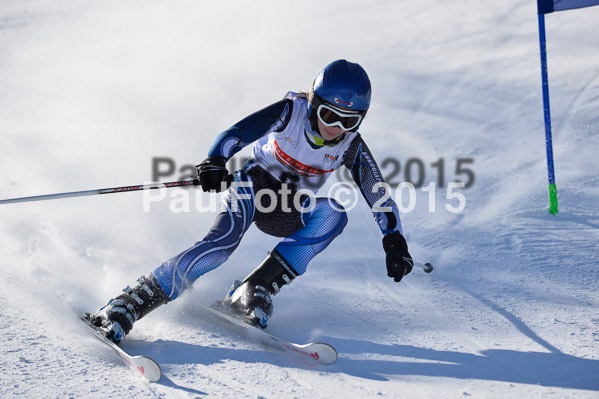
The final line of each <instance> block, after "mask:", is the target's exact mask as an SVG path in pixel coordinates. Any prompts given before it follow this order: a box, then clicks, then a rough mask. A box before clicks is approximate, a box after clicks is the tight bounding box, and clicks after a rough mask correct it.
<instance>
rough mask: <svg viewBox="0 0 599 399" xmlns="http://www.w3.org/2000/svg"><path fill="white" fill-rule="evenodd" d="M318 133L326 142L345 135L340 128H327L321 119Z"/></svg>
mask: <svg viewBox="0 0 599 399" xmlns="http://www.w3.org/2000/svg"><path fill="white" fill-rule="evenodd" d="M318 131H319V132H320V135H321V136H322V138H323V139H325V140H335V139H336V138H337V137H339V136H341V135H342V134H343V133H344V132H343V129H341V128H340V127H339V126H325V125H324V124H323V123H322V122H321V121H320V119H318Z"/></svg>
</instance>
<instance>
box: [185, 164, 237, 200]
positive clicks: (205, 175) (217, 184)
mask: <svg viewBox="0 0 599 399" xmlns="http://www.w3.org/2000/svg"><path fill="white" fill-rule="evenodd" d="M226 163H227V159H226V158H225V157H208V158H206V159H205V160H204V161H203V162H202V163H201V164H199V165H197V166H196V168H198V176H197V178H196V179H194V181H193V184H195V185H196V186H202V190H203V191H205V192H208V191H216V192H217V193H219V192H221V191H223V190H222V188H223V187H224V188H225V189H226V188H228V187H229V186H230V185H231V182H232V181H233V176H232V175H230V174H229V171H228V170H227V168H226V167H225V164H226ZM223 183H225V184H224V185H223Z"/></svg>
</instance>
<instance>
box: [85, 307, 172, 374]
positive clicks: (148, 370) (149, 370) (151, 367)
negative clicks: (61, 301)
mask: <svg viewBox="0 0 599 399" xmlns="http://www.w3.org/2000/svg"><path fill="white" fill-rule="evenodd" d="M81 321H83V322H84V323H85V325H86V326H87V327H88V328H87V330H88V331H89V332H90V333H91V334H92V335H93V336H94V337H96V338H97V339H99V340H100V341H102V342H104V343H105V344H106V345H108V346H109V347H110V348H112V349H113V350H114V351H115V352H116V353H117V354H118V355H119V357H120V358H121V360H122V361H123V362H124V363H125V364H126V365H127V366H129V368H130V369H131V370H134V371H135V372H136V373H138V374H140V375H141V376H142V377H143V378H145V379H146V380H148V381H149V382H156V381H158V380H159V379H160V377H161V376H162V370H160V366H159V365H158V363H156V362H155V361H154V360H152V359H150V358H149V357H147V356H131V355H129V354H128V353H127V352H125V351H124V350H123V349H122V348H120V347H119V346H118V345H117V344H115V343H114V342H112V341H111V340H109V339H108V338H106V337H105V336H104V335H103V334H102V333H101V332H100V331H98V330H97V328H96V327H95V326H94V325H93V324H91V323H90V322H89V320H87V319H86V318H85V317H81Z"/></svg>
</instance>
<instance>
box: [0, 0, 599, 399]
mask: <svg viewBox="0 0 599 399" xmlns="http://www.w3.org/2000/svg"><path fill="white" fill-rule="evenodd" d="M598 19H599V7H591V8H586V9H580V10H574V11H567V12H562V13H555V14H551V15H548V16H547V18H546V20H547V37H548V54H549V78H550V89H551V100H552V114H553V126H554V150H555V163H556V175H557V187H558V193H559V201H560V204H559V205H560V212H559V213H558V214H557V215H556V216H552V215H550V214H549V213H548V206H547V205H548V200H547V177H546V161H545V149H544V130H543V121H542V110H541V107H542V100H541V84H540V68H539V50H538V36H537V35H538V31H537V17H536V3H535V2H534V1H524V0H508V1H502V2H492V1H475V0H470V1H461V2H444V1H438V0H422V1H417V2H408V1H384V0H379V1H371V2H358V1H347V0H346V1H328V2H317V1H302V2H293V3H289V2H280V1H265V2H258V3H256V2H202V1H191V0H182V1H176V2H174V1H169V2H167V1H157V0H146V1H143V2H141V1H127V2H123V1H85V2H81V1H75V0H63V1H60V2H51V1H42V0H28V1H17V0H3V1H2V3H1V4H0V93H1V95H0V132H1V136H0V140H1V142H0V158H1V160H2V161H1V168H0V198H11V197H21V196H27V195H37V194H45V193H54V192H63V191H75V190H85V189H93V188H103V187H113V186H119V185H130V184H137V183H140V182H142V181H148V180H150V178H151V172H152V171H151V159H152V157H158V156H163V157H171V158H172V159H174V160H175V161H176V162H177V167H178V168H179V167H181V166H183V165H185V164H194V163H198V162H200V161H201V160H202V159H203V158H204V157H205V155H206V151H207V149H208V147H209V146H210V144H211V142H212V141H213V139H214V137H215V136H216V134H218V133H219V132H220V131H222V130H223V129H225V128H226V127H228V126H229V125H231V124H232V123H234V122H236V121H237V120H239V119H240V118H242V117H243V116H245V115H247V114H249V113H251V112H253V111H255V110H257V109H259V108H261V107H262V106H265V105H267V104H269V103H271V102H274V101H276V100H278V99H280V98H281V97H282V96H283V95H284V94H285V92H286V91H287V90H306V89H308V88H309V86H310V84H311V82H312V79H313V78H314V76H315V75H316V73H317V72H318V71H319V70H320V69H321V68H322V67H323V66H324V65H326V64H327V63H329V62H330V61H332V60H334V59H337V58H347V59H349V60H351V61H355V62H359V63H361V64H362V65H363V66H364V67H365V68H366V70H367V71H368V73H369V75H370V77H371V79H372V82H373V105H372V109H371V112H370V113H369V116H368V118H367V119H366V120H365V122H364V124H363V129H362V132H363V135H364V137H365V139H366V140H367V142H368V143H369V145H370V147H371V148H372V150H373V152H374V153H375V155H376V157H377V158H378V159H379V160H383V159H385V158H388V157H392V158H397V159H399V160H400V161H401V162H402V167H403V166H405V163H406V161H407V160H408V159H410V158H420V159H422V160H423V162H424V163H425V166H426V169H425V170H426V182H430V181H437V180H438V179H439V178H440V176H437V170H438V169H436V168H433V167H431V166H430V164H431V163H433V162H436V161H437V160H438V159H439V158H443V159H444V160H445V173H444V174H445V176H444V180H445V184H444V185H443V187H438V188H437V190H436V195H435V197H434V198H435V200H436V201H435V202H436V203H435V207H434V208H435V210H436V211H435V212H429V197H428V194H427V193H424V192H422V191H421V190H418V191H417V193H418V194H417V197H416V200H417V201H416V207H415V209H414V210H413V211H412V212H410V213H407V214H405V215H404V216H403V225H404V229H405V232H406V235H407V238H408V242H409V244H410V250H411V253H412V255H413V256H414V257H415V258H416V259H417V260H420V261H422V262H426V261H430V262H432V263H434V264H435V266H436V268H435V271H434V272H433V273H431V274H425V273H423V272H422V270H414V272H413V273H412V274H411V275H410V276H408V277H407V278H406V279H405V280H404V281H403V282H401V283H400V284H395V283H394V282H393V281H392V280H391V279H389V278H388V277H386V272H385V266H384V256H383V255H384V254H383V251H382V248H381V243H380V238H381V237H380V232H379V231H378V228H377V227H376V225H375V224H374V223H373V222H372V220H371V216H370V214H369V211H368V209H367V206H366V205H365V204H364V202H363V201H362V202H361V203H359V204H358V205H357V206H356V207H355V208H354V209H352V210H351V211H350V212H349V224H348V226H347V228H346V230H345V232H344V233H343V235H342V236H341V238H339V239H338V240H336V241H335V242H334V243H333V244H332V245H331V246H330V248H328V250H327V251H325V252H324V253H322V254H321V255H319V256H318V257H317V258H316V259H315V260H314V261H313V262H312V264H311V266H310V268H309V271H308V273H307V274H306V275H304V276H302V277H301V278H299V279H297V280H296V282H294V283H293V284H292V285H291V286H289V287H285V289H284V291H282V292H281V293H280V294H279V295H278V296H277V297H276V298H275V306H276V308H275V315H274V317H273V319H272V321H271V325H270V327H269V329H270V330H271V331H272V332H273V333H276V334H279V335H281V336H283V337H286V338H288V339H290V340H294V341H297V342H307V341H310V340H319V341H326V342H329V343H331V344H333V345H334V346H336V347H337V349H338V350H339V353H340V357H339V360H338V362H337V363H335V364H334V365H332V366H315V365H311V364H308V363H306V362H303V361H300V360H298V359H296V358H293V357H288V356H286V355H282V354H280V353H270V352H266V351H264V350H263V349H262V347H260V346H259V345H257V344H256V343H254V342H252V341H251V340H247V339H244V337H243V336H241V335H239V333H236V332H235V331H232V330H230V329H228V328H226V327H225V326H223V325H220V324H217V323H213V322H207V321H206V320H204V319H206V314H205V313H204V312H203V311H202V309H201V307H199V306H198V305H197V304H198V303H203V304H210V303H211V302H212V301H213V300H215V299H217V298H220V297H221V296H222V295H223V294H224V292H225V291H226V290H227V289H228V287H229V285H230V284H231V282H232V280H233V279H235V278H242V277H244V276H245V275H246V274H247V273H248V272H249V271H250V270H251V269H253V268H254V266H255V265H256V264H257V263H258V262H260V261H261V260H262V259H263V257H264V256H265V254H266V251H268V250H270V249H271V248H272V247H273V246H274V245H276V242H277V240H276V239H274V238H271V237H266V238H265V237H264V236H263V235H262V234H260V233H259V231H258V230H257V229H256V228H255V227H252V228H251V229H250V231H249V232H248V234H247V236H246V237H245V239H244V242H243V243H242V245H241V246H240V247H239V249H238V251H237V252H236V253H235V254H234V255H233V256H232V257H231V259H230V261H229V262H228V263H227V264H225V265H223V266H222V267H221V268H219V269H217V270H216V271H214V272H212V273H209V274H208V275H206V276H204V277H202V278H201V279H200V280H198V281H197V282H196V284H195V285H194V289H193V290H191V291H189V292H188V293H186V295H184V296H182V297H181V298H180V299H178V300H177V301H175V302H173V303H171V304H169V305H167V306H163V307H162V308H160V309H158V310H156V311H155V312H154V313H153V314H151V315H149V316H147V317H146V318H144V319H143V320H140V321H139V322H138V323H137V324H136V326H135V328H134V330H133V331H132V333H131V334H130V336H129V337H128V338H127V340H126V342H124V343H123V345H122V346H123V348H125V349H126V350H127V351H129V352H130V353H132V354H146V355H148V356H151V357H153V358H155V359H156V360H157V361H158V362H159V363H160V364H161V365H162V368H163V372H164V376H163V378H162V380H161V381H160V382H158V383H155V384H147V383H145V382H144V381H143V380H142V379H141V378H139V377H138V376H136V375H134V374H133V373H131V372H129V371H128V370H127V369H126V368H125V367H124V366H122V365H121V363H120V361H119V359H118V358H116V356H115V355H114V354H113V353H112V352H111V351H110V350H109V349H107V348H105V347H103V346H102V345H101V344H100V343H98V342H96V340H95V339H93V337H91V336H90V335H88V334H87V333H86V332H85V330H84V327H83V326H82V324H81V323H79V322H78V320H77V315H76V313H75V312H72V311H71V307H74V308H75V309H76V310H77V311H78V312H80V313H81V312H84V311H93V310H96V309H97V308H98V307H99V306H102V305H103V304H104V303H105V302H106V301H107V300H108V299H109V298H110V297H113V296H114V295H117V293H118V292H119V291H120V289H121V288H123V287H124V286H125V285H127V284H134V283H135V279H136V278H137V277H138V276H139V275H141V274H145V273H148V272H149V271H151V270H152V269H153V268H154V267H155V266H156V265H158V264H160V263H161V262H162V261H163V260H165V259H167V258H169V257H170V256H173V255H175V254H176V253H178V252H179V251H181V250H184V249H185V248H187V247H188V246H190V245H191V244H192V243H194V242H195V241H196V240H198V239H200V238H201V237H202V236H203V234H204V233H205V232H206V231H207V229H208V228H209V226H210V225H211V222H212V219H213V217H214V214H213V213H210V212H180V213H174V212H171V210H170V209H169V206H171V205H172V204H171V203H170V202H169V201H163V202H160V203H154V204H153V205H152V208H151V212H143V211H142V198H143V196H142V194H140V193H127V194H119V195H114V196H101V197H85V198H76V199H65V200H57V201H47V202H37V203H26V204H15V205H1V206H0V220H1V223H0V252H1V253H2V255H1V256H0V262H1V267H2V278H1V279H0V348H1V349H0V351H1V354H2V355H1V358H0V397H2V398H7V397H28V398H29V397H44V398H54V397H56V398H58V397H60V398H65V397H94V398H95V397H127V398H137V397H168V398H188V397H206V396H209V397H235V398H242V397H251V398H254V397H265V398H281V397H298V398H305V397H310V398H329V397H339V398H342V397H352V398H354V397H355V398H368V397H410V398H412V397H434V398H438V397H451V398H455V397H468V396H474V397H500V396H501V397H518V398H534V397H560V398H561V397H570V398H585V397H588V398H591V397H594V398H597V397H599V310H598V309H599V295H598V288H599V287H598V285H599V284H598V283H599V269H598V259H597V252H598V251H597V250H598V242H599V177H598V176H599V163H598V162H597V155H596V154H597V152H598V151H599V141H598V138H599V118H598V116H597V115H598V113H597V108H598V106H599V78H598V77H599V52H597V51H596V49H597V48H598V47H599V36H598V35H597V33H596V26H597V25H596V21H597V20H598ZM244 154H247V151H246V152H244ZM460 158H472V159H473V160H474V163H473V164H468V165H466V166H468V167H470V168H471V169H472V170H473V171H474V173H475V176H476V180H475V182H474V184H473V185H472V187H470V188H467V189H463V190H460V191H459V192H461V193H463V194H464V196H465V198H466V200H467V204H466V207H465V209H464V211H463V212H460V213H457V214H454V213H451V212H449V211H447V210H446V209H445V204H454V205H455V203H456V200H451V201H449V200H446V199H445V194H446V186H447V182H448V181H454V180H455V179H456V178H462V179H463V178H464V176H463V175H462V176H459V177H456V174H455V168H456V162H457V160H458V159H460ZM391 169H392V168H391V166H390V165H387V166H386V168H385V173H387V174H388V173H390V172H391ZM402 176H403V170H402V172H401V173H400V175H399V176H398V177H397V178H396V179H400V178H401V177H402ZM178 177H179V173H178V172H177V175H176V176H174V177H173V179H172V180H175V179H177V178H178ZM167 180H168V179H167ZM325 194H326V192H325ZM406 194H407V192H406ZM198 196H200V198H203V199H206V198H207V197H206V196H204V195H203V194H198ZM406 198H407V196H406ZM406 203H407V199H406Z"/></svg>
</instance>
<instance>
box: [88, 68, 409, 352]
mask: <svg viewBox="0 0 599 399" xmlns="http://www.w3.org/2000/svg"><path fill="white" fill-rule="evenodd" d="M370 91H371V88H370V80H369V78H368V75H367V74H366V72H365V71H364V69H363V68H362V67H361V66H360V65H358V64H355V63H351V62H348V61H346V60H337V61H334V62H332V63H331V64H329V65H327V66H326V67H325V68H324V69H323V70H322V71H321V72H320V73H319V74H318V76H316V79H315V80H314V83H313V84H312V87H311V89H310V91H309V93H307V94H306V93H299V94H298V93H293V92H289V93H287V95H286V96H285V98H284V99H283V100H281V101H279V102H276V103H274V104H272V105H270V106H268V107H266V108H264V109H262V110H260V111H258V112H256V113H254V114H252V115H250V116H248V117H246V118H245V119H243V120H242V121H240V122H238V123H237V124H235V125H233V126H232V127H231V128H229V129H228V130H226V131H224V132H223V133H221V134H220V135H219V136H218V137H217V139H216V141H215V142H214V144H213V145H212V147H211V148H210V151H209V152H208V158H207V159H206V160H204V161H203V162H202V163H201V164H200V165H198V180H197V184H198V185H201V187H202V189H203V190H204V191H217V192H219V191H221V190H224V189H227V187H229V185H230V187H229V188H228V192H227V195H226V199H225V201H224V203H223V207H222V210H221V213H219V214H218V215H217V217H216V221H215V222H214V225H213V226H212V228H211V229H210V231H209V232H208V234H207V235H206V236H205V237H204V239H203V240H201V241H199V242H197V243H196V244H195V245H194V246H192V247H191V248H189V249H187V250H185V251H184V252H182V253H180V254H179V255H177V256H175V257H173V258H171V259H169V260H168V261H166V262H164V263H163V264H162V265H160V266H159V267H157V268H156V269H155V270H154V271H152V272H151V273H150V274H149V275H148V276H142V277H140V278H139V279H138V283H139V284H138V285H137V286H135V287H134V288H130V287H126V288H125V289H124V290H123V293H122V294H120V295H119V296H117V297H116V298H113V299H111V300H110V301H109V302H108V304H107V305H106V306H104V307H103V308H101V309H100V310H98V311H97V312H96V313H94V314H87V317H88V319H89V320H90V321H91V322H92V324H94V325H95V326H97V327H98V328H99V329H100V330H101V331H102V332H103V333H104V334H105V335H106V337H107V338H109V339H111V340H112V341H114V342H116V343H119V342H120V341H121V340H122V339H123V338H124V337H125V335H126V334H128V333H129V331H130V330H131V328H132V327H133V323H134V322H135V321H137V320H139V319H140V318H142V317H143V316H145V315H146V314H147V313H149V312H150V311H151V310H153V309H155V308H156V307H158V306H159V305H161V304H163V303H168V302H170V301H172V300H174V299H176V298H177V297H179V295H181V293H182V292H183V291H184V290H185V289H186V288H188V287H190V286H191V284H192V283H193V282H194V281H195V280H196V279H197V278H198V277H200V276H202V275H203V274H205V273H207V272H209V271H211V270H213V269H215V268H217V267H218V266H220V265H221V264H223V263H224V262H225V261H226V260H227V259H228V257H229V256H230V255H231V254H232V253H233V251H234V250H235V249H236V248H237V246H238V245H239V243H240V241H241V238H242V237H243V235H244V233H245V232H246V231H247V229H248V228H249V226H250V225H251V223H255V224H256V226H257V227H258V228H259V229H260V230H261V231H262V232H264V233H266V234H269V235H273V236H276V237H284V239H283V240H282V241H281V242H280V243H279V244H278V245H277V246H276V247H275V248H274V249H273V250H272V251H271V252H270V253H269V254H268V256H267V257H266V259H265V260H264V261H263V262H262V263H261V264H260V265H259V266H258V267H257V268H256V269H255V270H254V271H253V272H252V273H250V275H249V276H247V277H246V278H245V279H244V280H243V281H242V282H239V281H236V282H235V283H234V284H233V286H232V287H231V289H230V290H229V292H228V294H227V295H226V297H225V299H224V300H223V301H222V302H221V303H222V304H223V306H225V307H226V308H227V310H228V311H229V312H234V313H236V314H238V315H239V316H240V317H242V318H244V319H245V320H246V321H247V322H249V323H251V324H254V325H256V326H260V327H262V328H265V327H266V325H267V323H268V320H269V318H270V317H271V315H272V309H273V305H272V300H271V296H272V295H274V294H276V293H278V292H279V290H280V289H281V287H283V286H284V285H287V284H290V283H291V282H292V281H293V280H294V279H295V278H296V277H298V276H301V275H302V274H304V273H305V272H306V269H307V267H308V263H309V262H310V260H312V258H313V257H314V256H316V255H317V254H318V253H320V252H321V251H323V250H324V249H325V248H326V247H327V246H328V245H329V244H330V243H331V242H332V241H333V240H334V239H335V237H337V236H338V235H339V234H341V232H342V231H343V229H344V227H345V225H346V224H347V215H346V213H345V210H344V209H343V207H342V206H341V205H340V204H339V203H337V202H336V201H335V200H333V199H332V198H323V197H319V198H316V197H315V195H314V194H315V193H316V192H317V191H318V189H319V188H320V187H321V186H322V185H323V184H324V182H325V181H326V179H327V178H328V177H329V176H330V175H331V174H332V172H333V171H334V170H335V169H337V168H338V167H340V166H341V165H344V166H345V167H347V168H349V170H350V171H351V174H352V177H353V179H354V181H355V183H356V184H357V186H358V188H359V189H360V191H361V193H362V195H363V197H364V199H365V200H366V201H367V202H368V204H369V205H370V207H371V209H372V212H373V215H374V219H375V221H376V223H377V224H378V226H379V228H380V230H381V232H382V234H383V249H384V250H385V253H386V264H387V275H388V276H389V277H392V278H393V279H394V280H395V281H396V282H399V281H400V280H401V279H402V278H403V277H404V276H405V275H407V274H408V273H410V271H411V270H412V267H413V261H412V257H411V256H410V254H409V252H408V246H407V244H406V240H405V239H404V237H403V235H402V228H401V223H400V219H399V213H398V210H397V207H396V204H395V202H394V201H393V200H392V199H387V200H386V201H384V202H383V203H382V204H381V205H380V207H375V206H374V204H376V203H377V201H379V200H380V199H381V198H382V197H383V196H384V195H385V193H384V190H382V189H381V190H378V186H377V187H374V185H375V184H377V183H383V182H384V180H383V177H382V174H381V172H380V170H379V168H378V166H377V164H376V162H375V160H374V158H373V156H372V154H371V153H370V151H369V149H368V147H367V146H366V143H365V142H364V140H363V138H362V136H361V135H360V134H359V133H358V128H359V127H360V125H361V123H362V121H363V119H364V116H365V115H366V112H367V111H368V108H369V106H370ZM253 142H256V144H255V145H254V148H253V152H252V157H251V159H250V160H249V161H248V162H247V163H246V164H245V165H244V166H243V167H242V168H241V169H240V170H238V171H236V172H235V176H234V177H233V176H231V175H229V172H228V171H227V169H226V167H225V164H226V162H227V160H229V159H230V158H231V157H232V156H233V155H234V154H235V153H237V152H238V151H239V150H241V149H242V148H243V147H245V146H247V145H248V144H250V143H253ZM373 187H374V189H373ZM308 194H310V195H308ZM379 202H380V201H379Z"/></svg>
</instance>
